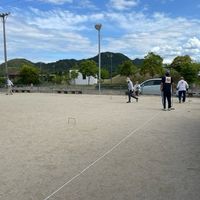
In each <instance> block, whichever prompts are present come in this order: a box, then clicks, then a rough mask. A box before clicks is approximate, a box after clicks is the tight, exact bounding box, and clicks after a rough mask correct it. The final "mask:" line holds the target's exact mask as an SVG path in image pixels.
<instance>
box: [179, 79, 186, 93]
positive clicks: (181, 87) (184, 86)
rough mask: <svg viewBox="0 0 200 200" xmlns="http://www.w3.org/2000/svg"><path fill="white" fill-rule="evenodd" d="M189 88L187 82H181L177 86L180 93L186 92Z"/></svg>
mask: <svg viewBox="0 0 200 200" xmlns="http://www.w3.org/2000/svg"><path fill="white" fill-rule="evenodd" d="M188 88H189V85H188V83H187V82H186V81H185V80H180V81H179V82H178V84H177V89H178V91H186V90H187V89H188Z"/></svg>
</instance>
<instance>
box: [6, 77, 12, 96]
mask: <svg viewBox="0 0 200 200" xmlns="http://www.w3.org/2000/svg"><path fill="white" fill-rule="evenodd" d="M12 86H13V83H12V81H11V80H10V79H9V78H8V79H7V89H8V90H7V95H9V94H11V95H12V94H13V92H12Z"/></svg>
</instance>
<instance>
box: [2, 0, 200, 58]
mask: <svg viewBox="0 0 200 200" xmlns="http://www.w3.org/2000/svg"><path fill="white" fill-rule="evenodd" d="M116 2H117V1H116ZM119 2H121V1H119ZM132 2H133V1H132ZM134 2H135V1H134ZM11 13H12V14H11V15H10V16H9V17H8V19H7V22H6V30H7V43H8V45H7V48H8V58H15V57H23V55H24V57H25V56H27V55H28V53H29V55H28V56H29V57H27V59H30V60H31V57H33V58H34V59H38V60H41V58H42V59H44V55H45V56H46V57H47V58H46V60H48V59H49V58H52V59H56V58H55V56H56V55H57V59H56V60H58V59H63V58H77V59H78V58H84V56H85V57H90V56H94V55H96V53H97V32H96V30H95V29H94V25H95V24H96V23H102V25H103V26H102V30H101V32H102V42H101V44H102V47H101V49H102V51H113V52H121V53H124V54H125V55H127V56H129V57H130V58H132V59H135V58H136V56H139V57H140V58H143V57H144V56H145V55H146V54H147V53H148V52H149V51H154V52H155V53H157V54H159V55H161V56H162V57H163V58H164V59H165V60H170V59H173V58H174V57H176V56H178V55H185V54H188V55H190V56H191V57H193V58H196V59H199V58H200V57H199V51H200V38H199V32H200V20H198V19H193V20H192V19H186V18H181V17H177V18H172V17H169V16H166V15H165V14H163V13H154V14H153V15H146V14H144V13H142V12H136V11H131V12H128V11H125V12H118V11H114V10H112V12H111V11H102V12H100V11H99V12H96V11H91V10H90V12H88V13H87V12H76V11H69V10H67V9H65V10H61V8H60V7H59V8H57V9H53V8H52V9H50V10H45V11H44V10H40V9H36V8H27V9H26V10H22V9H19V8H18V9H16V8H12V10H11ZM83 13H84V14H83ZM0 40H1V38H0ZM2 45H3V42H1V41H0V55H3V51H2V50H3V46H2ZM0 59H1V60H3V59H2V58H0ZM43 61H45V60H43ZM54 61H55V60H54Z"/></svg>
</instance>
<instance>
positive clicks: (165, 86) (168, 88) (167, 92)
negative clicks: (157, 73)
mask: <svg viewBox="0 0 200 200" xmlns="http://www.w3.org/2000/svg"><path fill="white" fill-rule="evenodd" d="M172 84H173V78H172V77H171V76H170V74H169V72H168V71H167V72H166V73H165V76H163V77H162V80H161V85H160V90H161V92H162V93H163V110H164V111H166V110H167V109H166V100H167V103H168V110H169V111H170V110H171V107H172V102H171V96H172Z"/></svg>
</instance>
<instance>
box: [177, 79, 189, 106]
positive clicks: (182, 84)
mask: <svg viewBox="0 0 200 200" xmlns="http://www.w3.org/2000/svg"><path fill="white" fill-rule="evenodd" d="M188 88H189V85H188V83H187V82H186V81H185V80H184V78H183V77H181V79H180V81H179V82H178V84H177V87H176V89H177V90H178V99H179V103H181V99H182V102H183V103H184V102H185V100H186V91H187V90H188Z"/></svg>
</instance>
